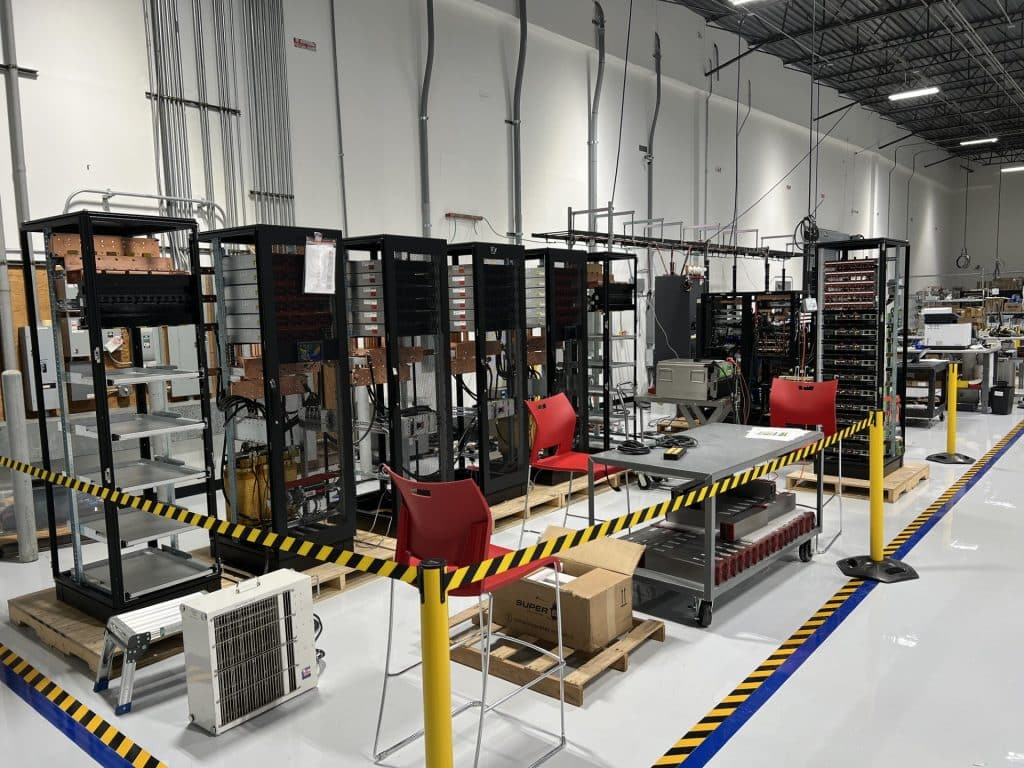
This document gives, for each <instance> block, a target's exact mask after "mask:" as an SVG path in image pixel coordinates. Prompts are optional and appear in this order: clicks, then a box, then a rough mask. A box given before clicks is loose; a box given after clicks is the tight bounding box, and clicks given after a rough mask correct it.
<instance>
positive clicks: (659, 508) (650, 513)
mask: <svg viewBox="0 0 1024 768" xmlns="http://www.w3.org/2000/svg"><path fill="white" fill-rule="evenodd" d="M870 424H871V418H868V419H864V420H862V421H859V422H857V423H855V424H852V425H850V426H848V427H846V428H845V429H842V430H839V431H838V432H836V433H835V434H833V435H830V436H828V437H825V438H822V439H821V440H818V441H816V442H814V443H811V444H810V445H806V446H804V447H803V448H800V449H799V450H796V451H793V452H792V453H788V454H786V455H785V456H780V457H778V458H776V459H772V460H771V461H768V462H765V463H764V464H759V465H758V466H756V467H752V468H750V469H747V470H745V471H743V472H737V473H736V474H735V475H733V476H731V477H727V478H725V479H724V480H719V481H717V482H715V483H711V484H709V485H704V486H701V487H699V488H694V489H692V490H690V491H689V492H688V493H686V494H682V495H680V496H677V497H676V498H675V499H674V500H673V499H667V500H665V501H663V502H661V503H660V504H653V505H651V506H649V507H646V508H644V509H638V510H636V511H635V512H629V513H627V514H625V515H622V516H621V517H616V518H613V519H611V520H606V521H604V522H602V523H599V524H597V525H591V526H589V527H587V528H581V529H580V530H578V531H574V532H573V533H570V534H566V535H564V536H559V537H557V538H554V539H549V540H548V541H544V542H540V543H538V544H534V545H532V546H529V547H524V548H523V549H520V550H516V551H515V552H509V553H508V554H506V555H503V556H501V557H495V558H491V559H489V560H483V561H481V562H479V563H476V564H475V565H468V566H465V567H463V568H458V569H456V570H452V571H450V572H449V573H448V574H447V580H446V583H445V591H450V590H453V589H458V588H459V587H464V586H466V585H468V584H476V583H477V582H480V581H483V580H484V579H487V578H490V577H492V576H497V575H498V574H501V573H505V572H506V571H510V570H512V569H513V568H519V567H520V566H523V565H528V564H529V563H533V562H536V561H537V560H543V559H544V558H546V557H551V556H553V555H557V554H559V553H561V552H565V551H566V550H569V549H573V548H575V547H578V546H580V545H581V544H586V543H587V542H590V541H595V540H597V539H602V538H605V537H607V536H611V535H612V534H615V533H618V532H620V531H622V530H623V529H626V528H632V527H633V526H636V525H640V524H641V523H646V522H650V521H651V520H655V519H657V518H659V517H664V516H665V515H667V514H668V513H669V512H675V511H678V510H679V509H681V508H683V507H688V506H690V505H692V504H695V503H700V502H702V501H706V500H707V499H710V498H713V497H715V496H718V495H720V494H723V493H725V492H727V491H730V490H732V489H734V488H738V487H739V486H741V485H746V484H747V483H749V482H751V481H753V480H757V479H759V478H761V477H764V476H765V475H768V474H771V473H772V472H775V471H777V470H779V469H781V468H783V467H787V466H789V465H790V464H794V463H795V462H798V461H803V460H804V459H806V458H808V457H809V456H813V455H815V454H817V453H819V452H820V451H823V450H824V449H826V448H828V447H830V446H832V445H835V444H836V443H838V442H839V441H840V440H845V439H846V438H848V437H851V436H852V435H855V434H857V433H858V432H862V431H863V430H865V429H867V428H868V426H870ZM0 468H4V469H10V470H14V471H15V472H23V473H25V474H28V475H31V476H32V477H34V478H36V479H38V480H42V481H44V482H47V483H50V484H52V485H59V486H62V487H64V488H69V489H71V490H72V491H77V492H79V493H85V494H88V495H89V496H96V497H98V498H100V499H103V500H104V501H110V502H112V503H114V504H117V505H119V506H124V507H131V508H132V509H139V510H142V511H143V512H149V513H150V514H153V515H157V516H158V517H166V518H169V519H171V520H177V521H178V522H181V523H185V524H187V525H193V526H195V527H197V528H204V529H206V530H208V531H212V532H213V533H216V534H218V535H221V536H228V537H229V538H232V539H236V540H239V541H244V542H246V543H248V544H252V545H254V546H258V547H265V548H267V549H276V550H280V551H281V552H289V553H292V554H296V555H299V556H302V557H309V558H312V559H314V560H319V561H321V562H325V563H337V564H338V565H343V566H346V567H348V568H352V569H354V570H357V571H363V572H365V573H374V574H377V575H379V576H385V577H387V578H389V579H395V580H397V581H403V582H405V583H406V584H418V583H419V569H418V568H417V567H416V566H411V565H402V564H401V563H398V562H395V561H394V560H387V559H383V558H377V557H370V556H369V555H361V554H359V553H358V552H352V551H351V550H347V549H342V548H341V547H331V546H327V545H326V544H320V543H318V542H315V541H310V540H308V539H302V538H300V537H297V536H289V535H286V534H280V533H275V532H274V531H268V530H264V529H262V528H254V527H251V526H248V525H242V524H241V523H232V522H230V521H228V520H219V519H218V518H216V517H211V516H210V515H201V514H199V513H197V512H190V511H189V510H187V509H185V508H184V507H179V506H176V505H174V504H167V503H165V502H162V501H155V500H153V499H146V498H143V497H141V496H134V495H132V494H130V493H125V492H124V491H119V490H117V489H115V488H107V487H105V486H102V485H96V484H95V483H91V482H89V481H88V480H82V479H79V478H75V477H71V476H70V475H65V474H63V473H61V472H51V471H49V470H46V469H43V468H41V467H36V466H33V465H32V464H26V463H25V462H22V461H15V460H14V459H11V458H8V457H6V456H0Z"/></svg>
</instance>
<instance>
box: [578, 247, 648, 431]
mask: <svg viewBox="0 0 1024 768" xmlns="http://www.w3.org/2000/svg"><path fill="white" fill-rule="evenodd" d="M586 258H587V311H588V321H587V325H588V331H589V332H588V335H587V346H588V352H587V394H588V399H589V401H590V402H589V405H588V408H587V411H588V418H587V422H586V423H587V424H588V426H589V428H588V435H589V448H590V449H591V450H593V449H597V450H608V449H609V448H611V447H612V443H613V441H622V440H626V439H628V438H630V437H633V436H634V434H635V432H636V429H637V421H638V418H637V417H638V409H637V403H636V394H637V375H636V361H637V352H638V350H637V306H636V268H637V260H636V256H634V255H632V254H626V253H588V254H587V257H586ZM615 265H622V266H624V267H625V268H626V270H627V275H625V276H623V275H621V274H620V275H618V276H616V275H615V274H614V271H613V270H614V267H615Z"/></svg>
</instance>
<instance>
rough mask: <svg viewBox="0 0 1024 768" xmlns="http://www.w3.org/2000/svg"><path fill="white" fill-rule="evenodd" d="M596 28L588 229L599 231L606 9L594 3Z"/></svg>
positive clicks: (589, 128)
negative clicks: (599, 129) (599, 123)
mask: <svg viewBox="0 0 1024 768" xmlns="http://www.w3.org/2000/svg"><path fill="white" fill-rule="evenodd" d="M593 23H594V26H595V27H596V28H597V77H596V79H595V81H594V97H593V99H591V102H590V120H589V122H588V123H587V208H588V209H589V210H590V211H591V213H590V214H588V216H587V229H588V230H589V231H591V232H593V231H594V230H595V229H597V216H596V214H594V213H593V210H594V209H595V208H597V112H598V108H599V107H600V106H601V86H602V85H603V84H604V58H605V47H604V8H602V7H601V4H600V3H599V2H596V0H595V2H594V19H593Z"/></svg>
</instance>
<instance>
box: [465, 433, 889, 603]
mask: <svg viewBox="0 0 1024 768" xmlns="http://www.w3.org/2000/svg"><path fill="white" fill-rule="evenodd" d="M870 424H871V419H870V418H868V419H864V420H862V421H859V422H857V423H856V424H852V425H851V426H849V427H846V428H845V429H842V430H839V431H838V432H836V433H835V434H833V435H829V436H828V437H825V438H822V439H821V440H818V441H816V442H813V443H811V444H809V445H806V446H804V447H803V448H800V449H798V450H796V451H793V452H792V453H787V454H786V455H785V456H780V457H778V458H776V459H772V460H771V461H767V462H765V463H764V464H759V465H758V466H756V467H752V468H751V469H748V470H745V471H743V472H737V473H736V474H735V475H732V476H731V477H727V478H725V479H724V480H719V481H717V482H715V483H712V484H710V485H704V486H701V487H700V488H694V489H693V490H691V491H690V492H689V493H687V494H685V495H679V496H677V497H676V498H675V499H674V500H672V499H667V500H665V501H663V502H661V503H660V504H653V505H651V506H649V507H647V508H646V509H638V510H636V511H635V512H629V513H627V514H625V515H622V516H621V517H616V518H613V519H611V520H606V521H604V522H602V523H598V524H596V525H591V526H590V527H588V528H581V529H580V530H578V531H573V532H572V533H567V534H565V535H564V536H559V537H557V538H554V539H549V540H548V541H544V542H540V543H538V544H534V545H533V546H530V547H525V548H524V549H520V550H517V551H515V552H509V553H508V554H506V555H502V556H501V557H494V558H491V559H489V560H484V561H482V562H480V563H477V564H476V565H469V566H466V567H465V568H459V569H458V570H456V571H453V572H452V573H451V574H450V576H449V580H448V589H450V590H451V589H458V588H459V587H464V586H466V585H467V584H475V583H477V582H480V581H483V580H484V579H487V578H490V577H492V576H497V575H498V574H500V573H505V572H506V571H510V570H512V569H514V568H519V567H521V566H524V565H527V564H529V563H533V562H536V561H537V560H543V559H544V558H546V557H551V556H553V555H557V554H559V553H560V552H565V551H566V550H567V549H573V548H574V547H578V546H580V545H581V544H586V543H587V542H590V541H595V540H596V539H603V538H605V537H606V536H611V535H612V534H615V533H619V532H620V531H622V530H624V529H626V528H632V527H633V526H636V525H640V524H641V523H646V522H649V521H651V520H654V519H656V518H659V517H664V516H665V515H667V514H668V513H669V512H676V511H678V510H680V509H682V508H683V507H689V506H691V505H693V504H695V503H700V502H702V501H705V500H707V499H710V498H713V497H715V496H718V495H719V494H722V493H725V492H726V491H730V490H732V489H733V488H738V487H739V486H741V485H746V484H747V483H749V482H751V481H753V480H757V479H758V478H761V477H764V476H765V475H768V474H771V473H772V472H775V471H777V470H779V469H781V468H783V467H788V466H789V465H790V464H793V463H795V462H798V461H803V460H804V459H806V458H808V457H809V456H813V455H815V454H816V453H819V452H820V451H823V450H824V449H826V448H828V447H830V446H832V445H835V444H836V443H838V442H839V441H840V440H845V439H846V438H848V437H850V436H852V435H855V434H857V433H858V432H861V431H863V430H865V429H867V428H868V426H869V425H870Z"/></svg>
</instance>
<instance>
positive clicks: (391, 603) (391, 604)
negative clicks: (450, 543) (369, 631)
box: [373, 579, 395, 760]
mask: <svg viewBox="0 0 1024 768" xmlns="http://www.w3.org/2000/svg"><path fill="white" fill-rule="evenodd" d="M388 581H389V582H390V585H389V587H390V591H389V594H388V640H387V650H386V651H385V652H384V685H383V686H382V687H381V691H380V709H379V710H378V711H377V731H376V733H375V734H374V736H373V759H374V760H380V759H381V758H382V757H383V754H382V753H381V752H380V751H378V750H379V749H380V729H381V725H382V724H383V722H384V702H385V700H386V698H387V695H388V678H389V677H390V676H391V641H392V635H393V633H394V627H395V580H394V579H388Z"/></svg>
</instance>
